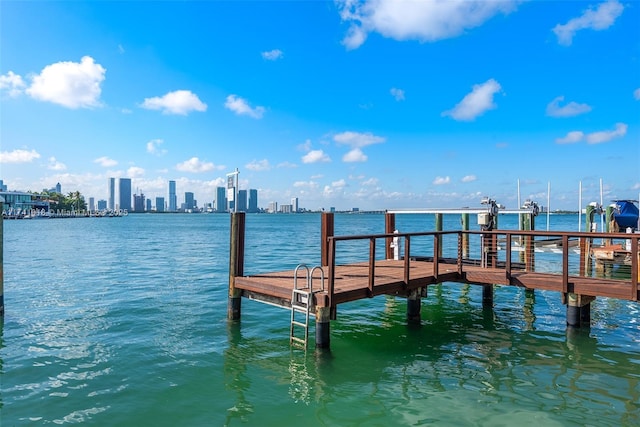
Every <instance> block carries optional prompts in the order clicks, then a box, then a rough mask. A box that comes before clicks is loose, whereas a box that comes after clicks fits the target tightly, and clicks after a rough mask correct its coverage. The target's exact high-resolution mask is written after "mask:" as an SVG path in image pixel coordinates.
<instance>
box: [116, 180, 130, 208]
mask: <svg viewBox="0 0 640 427" xmlns="http://www.w3.org/2000/svg"><path fill="white" fill-rule="evenodd" d="M116 207H117V208H118V209H122V210H125V209H126V210H127V211H130V210H131V178H118V206H116Z"/></svg>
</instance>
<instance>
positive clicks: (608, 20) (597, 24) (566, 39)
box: [553, 0, 624, 46]
mask: <svg viewBox="0 0 640 427" xmlns="http://www.w3.org/2000/svg"><path fill="white" fill-rule="evenodd" d="M623 10H624V6H622V5H621V4H620V3H619V2H618V1H617V0H608V1H606V2H604V3H600V5H598V7H597V8H595V9H593V8H590V9H587V10H585V11H584V13H583V14H582V15H581V16H579V17H577V18H573V19H571V20H569V21H568V22H567V23H566V24H558V25H556V26H555V27H554V28H553V32H554V33H555V34H556V36H558V43H559V44H561V45H564V46H570V45H571V43H573V37H574V36H575V34H576V32H578V31H579V30H596V31H600V30H606V29H607V28H609V27H610V26H612V25H613V23H614V22H615V20H616V19H617V18H618V17H619V16H620V15H622V11H623Z"/></svg>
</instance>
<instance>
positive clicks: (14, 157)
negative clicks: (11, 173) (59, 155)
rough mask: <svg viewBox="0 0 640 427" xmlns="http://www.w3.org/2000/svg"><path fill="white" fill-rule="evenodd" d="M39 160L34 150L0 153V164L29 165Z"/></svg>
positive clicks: (38, 155)
mask: <svg viewBox="0 0 640 427" xmlns="http://www.w3.org/2000/svg"><path fill="white" fill-rule="evenodd" d="M39 158H40V154H39V153H38V152H37V151H36V150H31V151H27V150H19V149H18V150H13V151H0V163H30V162H32V161H33V160H35V159H39Z"/></svg>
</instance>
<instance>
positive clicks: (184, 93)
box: [142, 90, 207, 116]
mask: <svg viewBox="0 0 640 427" xmlns="http://www.w3.org/2000/svg"><path fill="white" fill-rule="evenodd" d="M142 108H146V109H147V110H162V113H163V114H179V115H182V116H186V115H187V114H189V113H190V112H192V111H200V112H204V111H207V104H205V103H204V102H202V101H200V98H198V96H197V95H196V94H194V93H193V92H191V91H190V90H176V91H173V92H169V93H167V94H166V95H163V96H161V97H158V96H155V97H153V98H145V100H144V101H143V102H142Z"/></svg>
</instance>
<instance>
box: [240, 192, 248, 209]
mask: <svg viewBox="0 0 640 427" xmlns="http://www.w3.org/2000/svg"><path fill="white" fill-rule="evenodd" d="M246 211H247V190H238V212H246Z"/></svg>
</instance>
